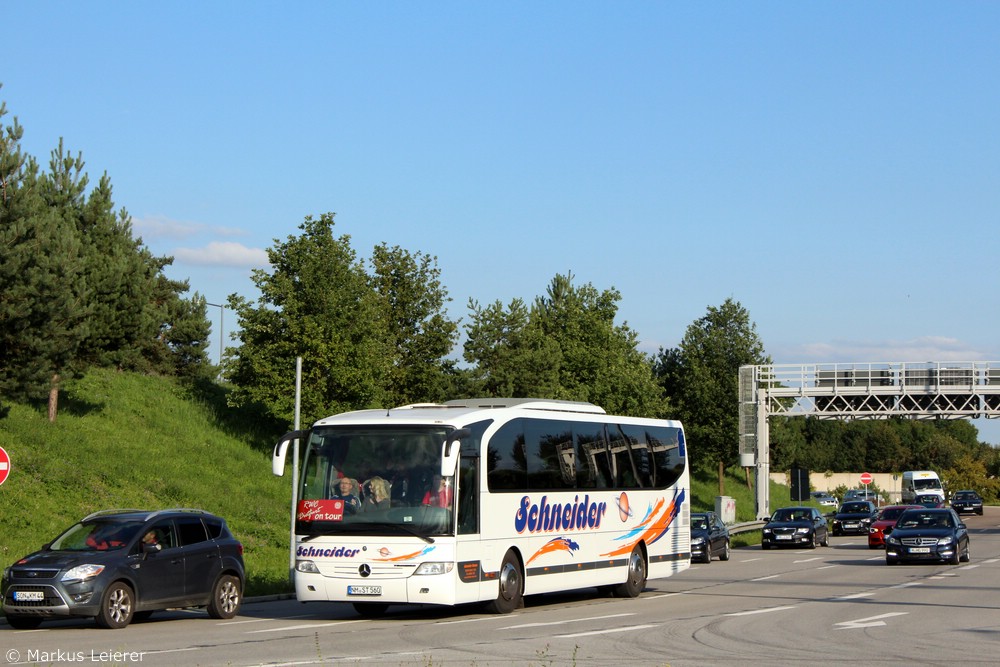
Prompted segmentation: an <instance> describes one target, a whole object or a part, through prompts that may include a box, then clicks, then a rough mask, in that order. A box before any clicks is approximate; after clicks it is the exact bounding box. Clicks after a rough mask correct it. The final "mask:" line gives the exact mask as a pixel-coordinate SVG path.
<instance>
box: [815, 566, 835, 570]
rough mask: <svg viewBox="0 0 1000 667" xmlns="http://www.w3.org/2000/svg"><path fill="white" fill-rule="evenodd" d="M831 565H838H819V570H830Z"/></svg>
mask: <svg viewBox="0 0 1000 667" xmlns="http://www.w3.org/2000/svg"><path fill="white" fill-rule="evenodd" d="M831 567H837V566H836V565H824V566H823V567H817V568H816V569H817V570H829V569H830V568H831Z"/></svg>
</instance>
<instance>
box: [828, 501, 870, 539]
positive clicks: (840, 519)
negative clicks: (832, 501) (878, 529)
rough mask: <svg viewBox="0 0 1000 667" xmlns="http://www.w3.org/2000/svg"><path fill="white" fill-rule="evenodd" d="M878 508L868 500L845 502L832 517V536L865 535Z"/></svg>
mask: <svg viewBox="0 0 1000 667" xmlns="http://www.w3.org/2000/svg"><path fill="white" fill-rule="evenodd" d="M877 513H878V508H876V507H875V503H873V502H871V501H870V500H851V501H849V502H845V503H844V504H843V505H841V506H840V509H838V510H837V513H836V514H835V515H834V516H833V534H834V536H836V535H867V534H868V527H869V526H870V525H871V523H872V521H874V519H875V515H876V514H877Z"/></svg>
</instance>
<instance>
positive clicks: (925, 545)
mask: <svg viewBox="0 0 1000 667" xmlns="http://www.w3.org/2000/svg"><path fill="white" fill-rule="evenodd" d="M968 560H969V531H968V530H966V527H965V524H964V523H962V520H961V519H960V518H959V517H958V514H956V513H955V511H954V510H952V509H947V508H941V509H913V510H906V511H905V512H903V513H902V514H900V515H899V519H897V520H896V525H894V526H891V527H890V528H887V529H886V531H885V563H886V565H895V564H896V563H901V562H904V561H945V562H947V563H950V564H952V565H958V563H959V562H963V563H964V562H968Z"/></svg>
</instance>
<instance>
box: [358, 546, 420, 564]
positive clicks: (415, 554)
mask: <svg viewBox="0 0 1000 667" xmlns="http://www.w3.org/2000/svg"><path fill="white" fill-rule="evenodd" d="M432 551H434V547H427V548H425V549H420V550H419V551H414V552H413V553H409V554H403V555H402V556H393V557H392V558H373V559H372V560H377V561H379V562H382V563H391V562H394V561H401V560H410V559H411V558H417V557H418V556H423V555H424V554H428V553H430V552H432Z"/></svg>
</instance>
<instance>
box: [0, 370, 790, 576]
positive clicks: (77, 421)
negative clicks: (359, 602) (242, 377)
mask: <svg viewBox="0 0 1000 667" xmlns="http://www.w3.org/2000/svg"><path fill="white" fill-rule="evenodd" d="M9 408H10V409H9V413H8V414H7V415H6V417H5V418H0V446H2V447H3V448H4V449H6V450H7V453H8V454H9V455H10V457H11V462H12V465H11V473H10V476H9V477H8V479H7V481H6V483H4V484H3V485H0V567H6V566H7V565H10V564H11V563H13V562H14V561H15V560H16V559H18V558H20V557H21V556H24V555H26V554H28V553H30V552H31V551H34V550H36V549H38V548H39V546H40V545H41V544H42V543H44V542H46V541H48V540H51V539H52V538H54V537H55V536H56V535H57V534H58V533H59V532H61V531H62V530H63V529H65V528H67V527H68V526H70V525H71V524H72V523H74V522H75V521H77V520H78V519H80V518H81V517H83V516H85V515H87V514H89V513H90V512H93V511H96V510H100V509H110V508H130V507H131V508H139V509H163V508H168V507H197V508H201V509H205V510H208V511H210V512H214V513H216V514H219V515H220V516H222V517H225V519H226V520H227V521H228V523H229V526H230V528H231V529H232V531H233V533H235V535H236V536H237V537H238V538H239V539H240V541H242V542H243V546H244V549H245V553H244V557H245V559H246V565H247V576H248V581H247V591H246V593H247V595H261V594H267V593H275V592H284V591H289V590H290V586H289V583H288V548H289V547H288V543H289V532H288V528H289V526H288V524H289V509H290V508H289V502H290V493H289V478H288V477H287V476H286V477H280V478H279V477H274V476H273V475H272V474H271V466H270V454H271V447H272V445H273V443H274V440H275V439H276V438H277V436H279V435H280V434H281V432H280V427H276V426H275V425H273V424H272V425H267V424H259V423H257V421H256V420H255V418H254V416H253V415H252V414H248V413H238V412H236V411H234V410H232V409H230V408H227V407H226V405H225V392H224V390H223V389H222V388H220V387H218V386H215V385H213V386H212V387H209V388H202V390H201V392H200V393H199V392H196V391H195V390H193V389H192V388H188V387H184V386H182V385H180V384H178V383H176V382H174V381H173V380H170V379H166V378H159V377H148V376H142V375H135V374H132V373H117V372H114V371H109V370H97V371H93V372H91V373H89V374H87V375H86V376H84V377H82V378H79V379H77V380H75V381H73V382H71V383H69V384H68V386H67V387H66V390H65V391H64V392H63V395H62V401H61V407H60V412H59V416H58V418H57V420H56V422H55V423H54V424H50V423H49V422H48V419H47V417H46V410H45V406H44V405H23V404H13V405H10V406H9ZM725 484H726V487H725V490H726V495H727V496H730V497H732V498H734V499H735V500H736V508H737V520H738V521H748V520H752V519H753V518H754V495H753V492H752V491H751V490H750V489H748V488H747V485H746V481H745V479H744V478H743V471H742V469H740V468H735V469H732V470H730V471H727V478H726V482H725ZM691 491H692V494H691V497H692V504H691V507H692V509H693V510H695V511H698V510H709V509H713V508H714V506H715V496H717V495H719V494H718V480H717V478H716V476H715V474H714V471H713V473H699V472H697V471H695V472H693V473H692V489H691ZM782 494H783V495H782ZM771 500H772V505H773V506H774V507H780V506H781V505H782V504H785V505H787V504H789V503H788V489H787V487H781V486H774V485H772V489H771Z"/></svg>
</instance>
